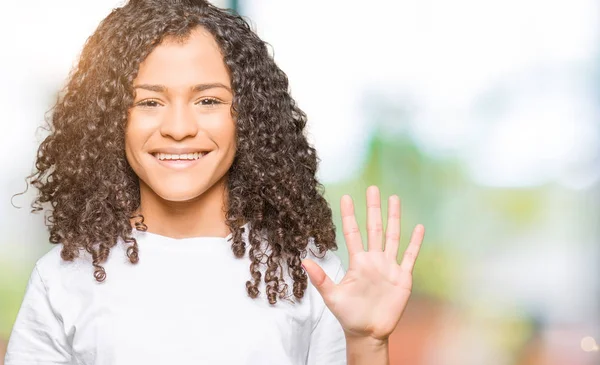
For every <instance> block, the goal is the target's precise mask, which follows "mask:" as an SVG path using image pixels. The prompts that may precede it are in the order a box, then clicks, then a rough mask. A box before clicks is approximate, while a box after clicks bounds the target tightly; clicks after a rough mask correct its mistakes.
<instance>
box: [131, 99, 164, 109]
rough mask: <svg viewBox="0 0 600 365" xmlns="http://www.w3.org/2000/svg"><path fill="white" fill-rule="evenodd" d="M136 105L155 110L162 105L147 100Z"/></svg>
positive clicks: (155, 101)
mask: <svg viewBox="0 0 600 365" xmlns="http://www.w3.org/2000/svg"><path fill="white" fill-rule="evenodd" d="M135 105H136V106H142V107H144V108H155V107H157V106H160V105H161V104H160V103H159V102H158V101H157V100H153V99H147V100H142V101H140V102H138V103H136V104H135Z"/></svg>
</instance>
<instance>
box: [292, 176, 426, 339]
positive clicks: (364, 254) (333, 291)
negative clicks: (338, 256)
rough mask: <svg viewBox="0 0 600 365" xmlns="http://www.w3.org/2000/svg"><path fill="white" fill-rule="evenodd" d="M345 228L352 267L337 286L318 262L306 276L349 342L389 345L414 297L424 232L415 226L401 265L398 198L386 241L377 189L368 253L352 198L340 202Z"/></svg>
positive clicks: (372, 196) (370, 206) (370, 200)
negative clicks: (415, 271)
mask: <svg viewBox="0 0 600 365" xmlns="http://www.w3.org/2000/svg"><path fill="white" fill-rule="evenodd" d="M341 210H342V226H343V232H344V238H345V240H346V245H347V247H348V253H349V267H348V271H347V272H346V275H345V276H344V278H343V279H342V280H341V282H340V283H339V284H337V285H336V284H335V283H334V282H333V281H332V280H331V279H330V278H329V277H328V276H327V275H326V274H325V272H324V271H323V270H322V269H321V267H320V266H319V265H317V264H316V263H315V262H314V261H311V260H308V259H307V260H304V261H303V265H304V267H305V269H306V272H307V273H308V276H309V278H310V280H311V282H312V283H313V285H314V286H315V287H316V288H317V290H318V291H319V293H320V294H321V296H322V297H323V300H324V301H325V304H326V305H327V307H328V308H329V309H330V310H331V312H332V313H333V314H334V315H335V316H336V318H337V319H338V321H339V322H340V324H341V325H342V328H343V329H344V332H345V334H346V338H348V337H352V338H372V339H375V340H383V341H387V338H388V337H389V335H390V334H391V333H392V331H393V330H394V328H396V325H397V324H398V321H399V320H400V317H401V316H402V313H403V312H404V308H405V307H406V304H407V302H408V298H409V297H410V293H411V290H412V270H413V267H414V265H415V260H416V259H417V256H418V254H419V248H420V247H421V242H422V241H423V235H424V233H425V229H424V227H423V226H422V225H420V224H419V225H417V226H416V227H415V229H414V231H413V233H412V238H411V240H410V243H409V245H408V248H407V249H406V251H405V252H404V256H403V258H402V261H401V263H400V264H398V262H397V260H396V257H397V255H398V245H399V242H400V199H399V198H398V197H397V196H391V197H390V198H389V200H388V223H387V229H386V232H385V248H384V247H383V246H382V241H383V224H382V220H381V203H380V197H379V189H378V188H377V187H376V186H371V187H369V188H368V189H367V239H368V241H367V251H365V250H364V248H363V244H362V240H361V235H360V231H359V229H358V224H357V223H356V217H355V215H354V206H353V203H352V198H350V196H348V195H344V196H343V197H342V199H341Z"/></svg>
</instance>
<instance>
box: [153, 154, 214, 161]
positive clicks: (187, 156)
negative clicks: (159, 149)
mask: <svg viewBox="0 0 600 365" xmlns="http://www.w3.org/2000/svg"><path fill="white" fill-rule="evenodd" d="M205 154H206V152H194V153H183V154H180V155H173V154H168V153H155V154H154V157H156V158H158V159H159V160H197V159H199V158H200V157H202V156H204V155H205Z"/></svg>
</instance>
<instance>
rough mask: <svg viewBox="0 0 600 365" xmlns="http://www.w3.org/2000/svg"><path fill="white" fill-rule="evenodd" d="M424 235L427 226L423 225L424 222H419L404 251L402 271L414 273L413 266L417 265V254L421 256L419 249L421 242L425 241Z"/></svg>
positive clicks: (401, 264)
mask: <svg viewBox="0 0 600 365" xmlns="http://www.w3.org/2000/svg"><path fill="white" fill-rule="evenodd" d="M424 235H425V227H423V225H422V224H418V225H417V226H416V227H415V229H414V231H413V234H412V237H411V238H410V243H409V244H408V247H407V248H406V251H404V256H403V257H402V262H401V263H400V268H401V269H402V271H406V272H410V273H412V271H413V268H414V267H415V261H417V256H419V250H420V249H421V242H423V236H424Z"/></svg>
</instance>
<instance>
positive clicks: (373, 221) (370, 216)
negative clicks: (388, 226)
mask: <svg viewBox="0 0 600 365" xmlns="http://www.w3.org/2000/svg"><path fill="white" fill-rule="evenodd" d="M382 237H383V223H381V200H380V197H379V189H378V188H377V186H374V185H373V186H369V188H368V189H367V246H368V250H369V251H382V250H383V249H382V247H381V245H382Z"/></svg>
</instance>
